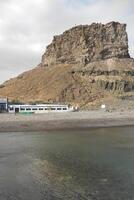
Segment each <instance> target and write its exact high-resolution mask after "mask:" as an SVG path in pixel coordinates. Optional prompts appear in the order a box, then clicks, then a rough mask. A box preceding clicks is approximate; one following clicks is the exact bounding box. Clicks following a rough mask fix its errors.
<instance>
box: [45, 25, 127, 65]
mask: <svg viewBox="0 0 134 200" xmlns="http://www.w3.org/2000/svg"><path fill="white" fill-rule="evenodd" d="M114 57H117V58H129V57H130V56H129V53H128V37H127V33H126V24H120V23H118V22H111V23H108V24H106V25H103V24H97V23H93V24H91V25H85V26H83V25H80V26H76V27H74V28H72V29H70V30H68V31H65V32H64V33H63V34H62V35H59V36H54V38H53V41H52V43H51V44H50V45H49V46H48V47H47V49H46V52H45V54H44V55H43V57H42V64H43V65H46V66H47V65H55V64H61V63H71V64H78V63H79V64H84V65H85V64H88V63H90V62H92V61H98V60H103V59H108V58H114Z"/></svg>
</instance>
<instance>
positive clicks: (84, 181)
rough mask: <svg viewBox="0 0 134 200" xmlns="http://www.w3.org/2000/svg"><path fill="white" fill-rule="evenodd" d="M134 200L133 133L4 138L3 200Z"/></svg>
mask: <svg viewBox="0 0 134 200" xmlns="http://www.w3.org/2000/svg"><path fill="white" fill-rule="evenodd" d="M7 199H8V200H79V199H80V200H119V199H121V200H129V199H132V200H133V199H134V127H118V128H92V129H79V130H75V129H74V130H62V131H61V130H60V131H44V132H31V133H30V132H29V133H23V132H22V133H0V200H7Z"/></svg>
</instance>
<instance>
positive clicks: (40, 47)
mask: <svg viewBox="0 0 134 200" xmlns="http://www.w3.org/2000/svg"><path fill="white" fill-rule="evenodd" d="M113 20H114V21H119V22H121V23H127V32H128V36H129V49H130V54H131V56H134V25H133V24H134V0H0V83H2V82H3V81H5V80H7V79H9V78H11V77H14V76H16V75H17V74H19V73H21V72H23V71H25V70H28V69H31V68H33V67H35V66H36V65H37V64H38V63H40V60H41V55H42V54H43V53H44V51H45V48H46V45H48V44H49V43H50V42H51V40H52V37H53V35H57V34H60V33H62V32H63V31H65V30H66V29H68V28H71V27H72V26H74V25H76V24H77V25H79V24H91V23H92V22H102V23H107V22H110V21H113Z"/></svg>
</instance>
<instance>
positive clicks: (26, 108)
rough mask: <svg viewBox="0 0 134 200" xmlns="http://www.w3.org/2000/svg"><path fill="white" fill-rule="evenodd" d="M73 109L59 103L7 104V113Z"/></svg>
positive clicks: (66, 110)
mask: <svg viewBox="0 0 134 200" xmlns="http://www.w3.org/2000/svg"><path fill="white" fill-rule="evenodd" d="M70 111H74V108H73V107H72V106H68V105H60V104H38V105H9V107H8V112H9V113H22V114H32V113H48V112H70Z"/></svg>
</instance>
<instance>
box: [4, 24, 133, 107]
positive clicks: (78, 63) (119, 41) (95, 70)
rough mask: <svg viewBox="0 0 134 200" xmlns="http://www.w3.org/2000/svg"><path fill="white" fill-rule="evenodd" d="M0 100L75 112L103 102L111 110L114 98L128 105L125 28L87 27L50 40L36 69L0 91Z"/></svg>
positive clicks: (129, 86)
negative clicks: (68, 108) (59, 106)
mask: <svg viewBox="0 0 134 200" xmlns="http://www.w3.org/2000/svg"><path fill="white" fill-rule="evenodd" d="M45 66H48V67H45ZM0 96H2V97H4V96H5V97H8V98H9V99H12V100H16V99H17V100H21V101H24V102H35V101H41V102H48V101H49V102H67V103H71V104H72V105H73V104H74V105H79V107H81V108H88V107H90V105H91V107H92V105H93V104H94V105H95V106H96V105H97V103H98V102H99V103H102V102H105V100H106V99H107V98H109V97H110V98H111V104H112V103H113V102H114V100H116V99H120V98H124V99H126V98H127V99H134V59H132V58H130V56H129V53H128V38H127V33H126V25H125V24H120V23H117V22H111V23H108V24H106V25H103V24H96V23H93V24H91V25H89V26H88V25H85V26H82V25H81V26H77V27H74V28H72V29H70V30H68V31H65V32H64V33H63V34H62V35H59V36H55V37H54V39H53V42H52V43H51V44H50V45H49V46H48V47H47V49H46V52H45V53H44V55H43V56H42V62H41V64H39V65H38V66H37V67H36V68H35V69H33V70H31V71H28V72H25V73H23V74H21V75H19V76H18V77H17V78H14V79H11V80H9V81H6V82H5V83H4V84H2V85H0ZM131 101H132V100H131ZM132 102H134V101H132ZM133 106H134V105H133Z"/></svg>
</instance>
